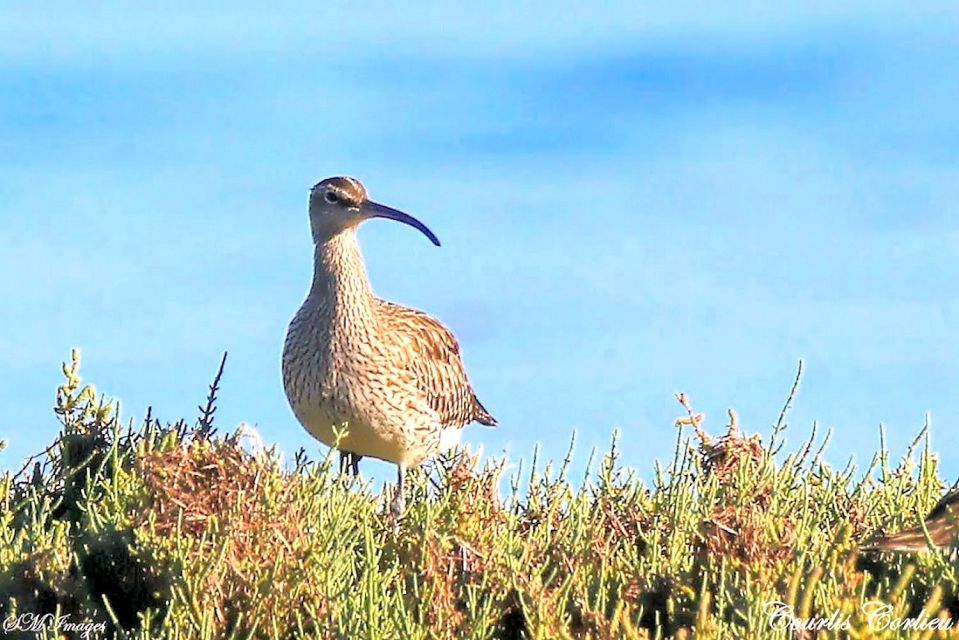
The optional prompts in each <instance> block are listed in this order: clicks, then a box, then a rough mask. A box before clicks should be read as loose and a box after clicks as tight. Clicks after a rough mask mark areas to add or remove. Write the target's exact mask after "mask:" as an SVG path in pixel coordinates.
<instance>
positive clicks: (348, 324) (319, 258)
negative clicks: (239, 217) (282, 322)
mask: <svg viewBox="0 0 959 640" xmlns="http://www.w3.org/2000/svg"><path fill="white" fill-rule="evenodd" d="M309 213H310V229H311V230H312V233H313V244H314V261H313V283H312V285H311V287H310V290H309V293H308V294H307V296H306V300H305V301H304V302H303V305H302V306H301V307H300V309H299V311H297V313H296V315H295V316H294V317H293V320H292V321H291V322H290V326H289V329H288V331H287V334H286V341H285V343H284V345H283V387H284V389H285V391H286V397H287V399H288V400H289V402H290V406H291V408H292V409H293V413H294V415H295V416H296V418H297V420H299V421H300V424H302V425H303V427H304V428H305V429H306V430H307V431H308V432H309V433H310V434H311V435H312V436H313V437H315V438H316V439H318V440H319V441H321V442H323V443H324V444H326V445H328V446H335V447H337V448H338V449H339V450H340V458H341V465H342V466H343V469H344V470H346V468H347V467H349V469H350V470H352V472H353V473H354V474H355V473H357V471H358V469H357V464H358V462H359V460H360V458H362V457H365V456H369V457H372V458H379V459H380V460H385V461H387V462H392V463H394V464H395V465H396V467H397V487H396V491H395V492H394V498H393V503H392V511H393V513H394V515H396V516H400V515H401V514H402V512H403V509H404V498H403V494H404V480H405V477H406V471H407V469H410V468H412V467H415V466H417V465H419V464H420V463H421V462H422V461H423V460H425V459H426V458H428V457H430V456H432V455H433V454H435V453H438V452H440V451H443V450H445V449H447V448H450V447H452V446H455V445H456V443H458V442H459V437H460V432H461V430H462V428H463V427H464V426H465V425H467V424H469V423H471V422H479V423H481V424H484V425H488V426H495V425H496V420H495V419H494V418H493V416H492V415H490V414H489V412H488V411H487V410H486V409H485V408H484V407H483V405H482V404H481V403H480V401H479V400H478V399H477V397H476V394H475V393H474V392H473V389H472V387H471V386H470V383H469V381H468V380H467V378H466V372H465V370H464V368H463V361H462V359H461V358H460V348H459V345H458V343H457V341H456V338H455V337H453V334H452V333H451V332H450V331H449V329H447V328H446V327H444V326H443V325H442V324H441V323H440V322H439V321H438V320H436V319H435V318H433V317H432V316H429V315H427V314H426V313H423V312H422V311H417V310H416V309H410V308H407V307H403V306H400V305H398V304H394V303H392V302H387V301H385V300H381V299H380V298H377V297H376V296H375V295H373V292H372V290H371V289H370V284H369V280H368V278H367V275H366V268H365V266H364V264H363V257H362V255H361V254H360V247H359V244H358V243H357V239H356V230H357V227H358V226H359V225H360V223H361V222H363V221H364V220H367V219H369V218H387V219H389V220H395V221H397V222H402V223H404V224H407V225H410V226H412V227H415V228H416V229H418V230H419V231H420V232H422V233H423V234H424V235H425V236H426V237H427V238H429V239H430V241H432V242H433V244H434V245H436V246H439V244H440V243H439V240H438V239H437V238H436V236H435V235H434V234H433V232H432V231H430V230H429V228H427V227H426V225H424V224H423V223H422V222H420V221H419V220H417V219H416V218H414V217H413V216H410V215H408V214H406V213H403V212H402V211H397V210H396V209H392V208H390V207H387V206H384V205H381V204H378V203H376V202H372V201H371V200H370V199H369V198H368V197H367V193H366V189H365V188H364V187H363V185H362V184H360V182H359V181H358V180H356V179H354V178H348V177H335V178H327V179H326V180H323V181H322V182H320V183H318V184H317V185H315V186H314V187H313V189H312V190H311V191H310V203H309ZM344 427H345V431H346V433H345V435H344V434H343V433H342V430H343V428H344ZM338 436H340V437H339V438H338Z"/></svg>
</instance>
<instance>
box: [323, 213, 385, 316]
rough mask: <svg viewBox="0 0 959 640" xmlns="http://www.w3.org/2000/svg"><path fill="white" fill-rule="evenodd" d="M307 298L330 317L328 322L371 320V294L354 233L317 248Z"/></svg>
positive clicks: (340, 235) (348, 230)
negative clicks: (312, 300) (308, 296)
mask: <svg viewBox="0 0 959 640" xmlns="http://www.w3.org/2000/svg"><path fill="white" fill-rule="evenodd" d="M310 297H311V298H313V299H314V301H315V302H317V303H318V304H319V306H320V307H322V308H324V309H325V310H326V311H327V312H328V313H330V314H331V320H336V319H337V318H339V319H344V320H347V321H349V322H352V323H357V322H362V321H363V320H364V319H367V320H369V321H372V320H373V318H374V317H375V314H374V299H373V291H372V290H371V289H370V281H369V279H368V278H367V276H366V266H365V265H364V264H363V255H362V254H361V253H360V245H359V243H358V242H357V240H356V231H355V230H353V229H347V230H345V231H342V232H341V233H338V234H336V235H335V236H333V237H332V238H330V239H329V240H327V241H325V242H319V243H317V244H316V248H315V249H314V254H313V286H312V287H311V289H310Z"/></svg>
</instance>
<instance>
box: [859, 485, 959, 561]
mask: <svg viewBox="0 0 959 640" xmlns="http://www.w3.org/2000/svg"><path fill="white" fill-rule="evenodd" d="M924 522H925V525H926V530H927V531H928V532H929V538H930V539H931V540H932V543H933V544H934V545H935V546H936V547H937V548H938V547H947V546H953V545H955V542H956V534H957V533H959V490H957V489H954V490H952V491H950V492H949V493H947V494H946V495H944V496H943V497H942V499H941V500H939V502H938V503H937V504H936V506H935V507H933V509H932V511H930V512H929V515H927V516H926V518H925V521H924ZM928 548H929V543H928V542H927V541H926V534H925V532H924V531H923V530H922V527H921V526H916V527H911V528H909V529H905V530H904V531H900V532H898V533H893V534H890V535H886V536H880V537H878V538H875V539H873V540H871V541H869V542H868V543H866V544H865V545H863V547H862V549H863V551H922V550H925V549H928Z"/></svg>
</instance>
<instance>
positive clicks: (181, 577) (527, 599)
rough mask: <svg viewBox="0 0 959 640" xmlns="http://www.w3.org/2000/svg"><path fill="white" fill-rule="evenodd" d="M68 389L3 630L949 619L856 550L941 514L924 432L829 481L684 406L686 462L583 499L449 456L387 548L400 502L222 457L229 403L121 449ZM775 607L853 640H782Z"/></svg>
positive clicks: (913, 579) (7, 496)
mask: <svg viewBox="0 0 959 640" xmlns="http://www.w3.org/2000/svg"><path fill="white" fill-rule="evenodd" d="M78 366H79V362H78V357H77V355H76V353H75V354H74V357H73V359H72V361H71V362H70V363H66V364H65V365H64V376H65V381H64V383H63V384H62V385H61V386H60V388H59V389H58V392H57V405H56V408H55V411H56V415H57V416H58V418H59V420H60V421H61V423H62V430H61V433H60V436H59V438H58V439H57V441H56V442H55V443H54V444H52V445H51V447H50V448H49V449H48V450H47V451H46V453H45V454H44V455H43V456H41V457H40V458H38V459H36V460H33V461H30V463H29V464H28V465H26V466H25V468H24V469H23V470H22V471H21V472H20V473H16V474H14V473H6V474H5V475H4V476H3V477H2V479H0V499H2V505H0V525H2V526H0V619H9V618H10V617H11V616H14V615H20V614H23V613H37V614H44V613H55V614H58V615H67V616H69V618H68V619H69V620H70V621H72V622H79V621H89V622H95V623H98V624H100V625H102V627H101V629H105V630H106V634H107V635H116V636H119V637H131V638H295V637H318V638H550V639H552V638H667V637H675V638H766V637H769V638H792V637H876V638H885V637H889V638H894V637H896V638H897V637H940V636H935V635H934V632H933V631H932V630H929V631H927V632H916V631H895V630H893V629H888V628H887V629H885V630H883V629H879V628H877V625H876V620H873V624H872V626H870V621H869V619H868V616H867V612H866V611H865V610H864V605H865V604H866V603H868V602H870V601H879V602H882V603H887V604H888V605H890V607H891V612H892V613H891V615H892V616H893V617H895V618H905V617H916V616H919V615H921V614H924V615H926V616H929V617H932V618H936V617H937V616H939V617H942V618H943V619H945V618H954V617H957V616H959V590H957V585H959V579H957V574H956V564H955V561H954V560H953V559H952V557H951V556H950V555H948V554H946V553H943V552H937V551H933V552H927V553H921V554H915V555H904V554H900V555H895V554H881V555H880V554H864V553H861V552H860V551H859V548H858V547H859V545H860V544H861V543H862V542H863V541H864V540H865V539H867V538H868V537H870V536H871V535H873V534H875V533H876V532H877V531H880V530H885V531H889V530H895V529H898V528H899V527H903V526H912V525H914V524H915V523H916V522H918V520H919V518H920V517H921V515H922V514H924V513H925V512H926V511H927V510H928V509H929V508H930V507H931V506H932V505H933V504H934V503H935V502H936V500H937V498H938V497H939V495H940V494H941V492H942V490H943V487H944V485H943V483H942V482H941V481H940V479H939V478H938V475H937V470H936V458H935V456H934V455H933V454H932V453H931V452H930V451H929V448H928V440H927V439H926V438H925V437H924V436H925V430H924V431H923V432H922V433H920V435H919V437H917V438H916V441H915V442H913V444H912V446H911V447H910V448H909V451H908V453H907V454H906V455H905V457H904V458H903V459H902V460H901V461H900V462H899V463H898V464H897V465H895V466H894V467H893V466H891V465H890V461H889V459H888V455H887V453H886V450H885V446H884V445H882V446H881V450H880V451H879V452H877V453H876V455H875V456H874V458H873V460H872V463H871V464H870V466H869V467H868V468H867V469H865V470H863V471H857V470H856V469H855V468H853V467H851V466H850V467H847V468H845V469H836V468H833V467H830V466H829V465H828V464H826V463H825V462H824V461H823V459H822V451H823V449H824V448H825V441H820V439H819V438H818V436H817V434H816V433H815V431H814V432H813V433H812V434H811V435H810V437H809V438H808V439H807V440H806V441H805V442H804V443H803V444H802V445H801V446H799V447H798V449H796V450H795V451H793V452H787V451H780V448H781V447H782V445H781V444H780V440H781V436H782V432H783V430H784V428H785V417H786V416H785V414H786V410H785V409H784V412H783V415H781V416H780V418H779V420H778V422H777V424H776V426H775V427H773V429H772V430H771V432H770V433H769V434H768V436H767V440H768V442H765V443H764V442H763V440H762V438H761V436H760V435H759V434H753V435H746V434H744V433H743V432H742V431H741V430H740V429H739V427H738V425H736V420H735V414H734V413H732V412H730V424H729V425H727V426H726V427H725V428H723V429H722V431H723V435H721V436H719V437H713V436H711V435H709V434H708V433H707V432H706V431H705V428H704V424H703V420H702V418H701V416H698V415H697V414H696V413H695V411H694V410H693V409H692V407H691V406H690V403H689V401H688V399H687V398H686V397H685V396H682V395H681V394H680V396H679V400H680V402H681V403H682V404H683V406H684V407H685V409H686V414H687V415H686V417H685V418H684V419H683V420H681V421H680V423H679V428H678V429H677V434H676V436H677V440H676V450H675V456H674V459H673V460H672V461H671V462H670V464H669V465H668V466H667V467H666V468H662V469H661V468H657V469H656V472H655V475H654V479H653V481H652V483H651V485H650V486H647V485H646V484H645V483H644V482H642V480H641V479H640V478H637V477H636V476H635V475H633V474H632V473H628V472H626V471H625V470H624V469H623V468H622V465H621V460H620V459H619V456H618V454H617V452H616V446H615V439H614V441H613V443H612V445H611V447H610V449H609V451H607V452H605V453H604V454H603V455H601V456H598V457H596V458H595V463H594V464H591V465H590V470H589V471H588V473H587V475H586V476H585V477H584V478H576V479H574V480H571V479H570V478H568V477H567V473H566V468H567V464H568V461H567V462H565V463H561V464H559V465H553V464H546V465H542V464H538V463H536V462H535V461H534V463H533V465H532V468H530V469H528V470H526V471H525V472H524V471H522V470H520V471H517V472H516V473H514V474H512V475H511V476H510V477H508V478H502V475H503V469H504V467H505V461H503V460H487V461H485V462H481V461H480V460H478V459H476V458H473V457H471V456H470V455H469V454H467V453H465V452H458V453H457V454H455V455H452V456H447V457H445V458H443V459H441V460H439V461H437V462H436V463H435V464H433V465H431V467H430V469H428V470H418V471H416V472H415V473H413V474H412V476H411V482H410V495H409V496H408V500H407V504H408V512H407V516H406V517H405V519H404V520H403V521H402V523H401V526H400V528H399V531H398V533H394V531H393V523H392V521H391V519H390V516H389V508H388V506H387V505H388V500H389V496H383V495H378V494H377V493H375V492H374V491H373V490H372V488H371V487H370V486H369V485H368V484H362V483H360V482H357V481H349V480H346V479H344V478H342V477H341V476H340V475H339V474H338V473H337V469H336V466H335V464H333V462H332V458H331V457H328V458H326V459H323V460H309V459H307V457H306V456H305V455H303V453H302V452H300V453H299V454H298V455H297V456H296V459H295V461H294V463H293V464H292V465H290V466H288V467H284V466H282V465H281V464H280V462H279V460H278V457H277V455H276V453H275V451H273V450H266V451H259V452H257V453H251V452H248V451H247V450H245V449H244V448H243V447H242V446H241V444H240V437H239V436H238V435H237V434H226V435H224V434H219V433H218V432H217V429H216V428H214V427H213V420H214V412H215V395H216V385H217V383H216V381H215V382H214V384H213V385H212V386H211V391H210V397H209V398H208V401H207V405H206V407H204V408H202V409H201V414H200V419H199V420H197V422H196V424H194V425H188V424H187V423H186V422H184V421H180V422H178V423H175V424H166V425H162V424H159V423H158V422H157V421H156V420H154V419H152V418H151V417H150V416H149V414H148V416H147V418H146V419H145V420H144V421H143V423H142V424H140V425H137V426H135V425H133V424H132V423H128V424H127V425H126V426H125V427H124V426H122V425H121V422H120V419H119V418H118V416H117V411H116V408H115V405H114V404H113V403H112V402H110V401H108V400H106V399H105V398H103V397H102V396H98V395H97V393H96V392H95V390H94V388H93V387H92V386H87V385H83V384H82V383H81V381H80V378H79V375H78ZM797 379H798V376H797ZM504 482H505V483H506V485H507V486H508V490H506V491H505V492H504V491H501V489H500V488H501V487H502V486H504ZM776 601H778V602H781V603H784V604H783V605H782V606H784V607H787V606H788V607H789V608H790V609H791V610H792V611H794V612H795V614H796V615H797V616H800V617H801V618H809V617H817V616H818V617H820V618H828V617H829V616H838V618H837V619H839V620H846V621H847V623H848V627H849V628H848V630H846V631H841V632H840V631H829V630H826V631H821V632H819V635H818V636H817V635H816V634H815V632H796V631H795V630H790V629H787V628H783V627H782V624H780V625H778V628H773V627H771V626H770V611H769V609H768V608H767V606H768V605H767V604H766V603H769V602H776ZM834 612H836V613H834ZM780 622H782V621H780ZM880 622H881V621H880ZM774 626H775V625H774ZM15 633H16V632H15V631H11V633H10V634H8V635H10V636H11V637H14V636H15ZM73 633H74V635H78V633H79V632H73ZM39 635H40V637H55V634H54V632H53V631H51V630H50V629H49V628H47V629H41V630H40V631H39ZM100 635H103V633H100ZM24 637H34V634H33V633H29V634H28V635H25V636H24Z"/></svg>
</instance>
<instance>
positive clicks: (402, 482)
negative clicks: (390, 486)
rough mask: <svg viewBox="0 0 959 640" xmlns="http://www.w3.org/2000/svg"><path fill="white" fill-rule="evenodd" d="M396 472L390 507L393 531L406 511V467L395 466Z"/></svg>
mask: <svg viewBox="0 0 959 640" xmlns="http://www.w3.org/2000/svg"><path fill="white" fill-rule="evenodd" d="M396 470H397V473H396V491H395V492H394V493H393V505H392V507H391V511H392V512H393V528H394V529H398V528H399V524H400V519H401V518H402V517H403V512H404V511H405V510H406V497H405V487H406V467H404V466H403V465H397V466H396Z"/></svg>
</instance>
